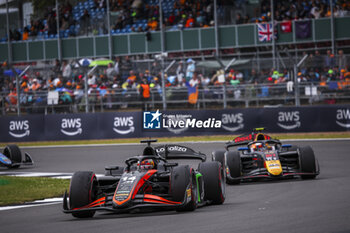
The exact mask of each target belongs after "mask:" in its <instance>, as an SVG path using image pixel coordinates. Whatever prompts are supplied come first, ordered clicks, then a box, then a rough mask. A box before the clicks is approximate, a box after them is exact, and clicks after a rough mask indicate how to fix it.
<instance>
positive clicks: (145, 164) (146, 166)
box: [138, 159, 155, 170]
mask: <svg viewBox="0 0 350 233" xmlns="http://www.w3.org/2000/svg"><path fill="white" fill-rule="evenodd" d="M138 165H139V166H140V169H143V170H150V169H154V167H155V165H154V161H153V159H145V160H142V161H141V163H140V162H139V163H138Z"/></svg>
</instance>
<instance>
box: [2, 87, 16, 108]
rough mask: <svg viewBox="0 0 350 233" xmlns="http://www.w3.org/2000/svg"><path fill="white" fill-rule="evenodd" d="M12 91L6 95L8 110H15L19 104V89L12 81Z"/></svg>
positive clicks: (10, 88)
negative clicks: (17, 89)
mask: <svg viewBox="0 0 350 233" xmlns="http://www.w3.org/2000/svg"><path fill="white" fill-rule="evenodd" d="M9 90H10V93H9V94H8V95H7V97H6V99H5V100H6V102H5V107H6V111H11V112H14V111H15V110H16V109H15V107H16V105H17V91H16V88H15V87H14V85H13V84H12V83H10V84H9Z"/></svg>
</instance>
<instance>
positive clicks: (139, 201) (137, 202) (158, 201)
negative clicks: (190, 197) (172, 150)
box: [63, 192, 187, 213]
mask: <svg viewBox="0 0 350 233" xmlns="http://www.w3.org/2000/svg"><path fill="white" fill-rule="evenodd" d="M112 201H113V195H110V196H105V197H102V198H99V199H97V200H95V201H94V202H92V203H90V204H88V205H86V206H83V207H80V208H75V209H69V207H68V206H69V205H68V194H67V192H66V193H65V194H64V196H63V212H64V213H76V212H82V211H99V210H100V211H109V212H114V213H124V212H130V211H132V210H135V209H176V208H179V207H182V206H184V205H186V204H187V198H185V199H184V201H183V202H174V201H170V200H167V199H165V198H163V197H160V196H156V195H151V194H137V195H135V197H134V198H133V199H132V200H130V203H129V205H128V207H125V208H121V209H119V208H114V207H113V205H112Z"/></svg>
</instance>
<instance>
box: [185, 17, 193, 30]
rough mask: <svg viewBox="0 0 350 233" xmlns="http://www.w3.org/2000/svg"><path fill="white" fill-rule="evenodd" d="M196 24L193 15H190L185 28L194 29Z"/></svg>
mask: <svg viewBox="0 0 350 233" xmlns="http://www.w3.org/2000/svg"><path fill="white" fill-rule="evenodd" d="M194 24H195V21H194V18H193V16H192V14H190V15H189V16H188V18H187V19H186V24H185V28H192V27H194Z"/></svg>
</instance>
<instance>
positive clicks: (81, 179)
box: [69, 171, 97, 218]
mask: <svg viewBox="0 0 350 233" xmlns="http://www.w3.org/2000/svg"><path fill="white" fill-rule="evenodd" d="M96 199H97V179H96V176H95V173H93V172H89V171H79V172H75V173H74V174H73V176H72V179H71V182H70V188H69V205H70V209H75V208H80V207H83V206H86V205H88V204H90V203H91V202H93V201H95V200H96ZM94 214H95V211H91V210H89V211H82V212H76V213H72V215H73V216H74V217H76V218H91V217H92V216H94Z"/></svg>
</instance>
